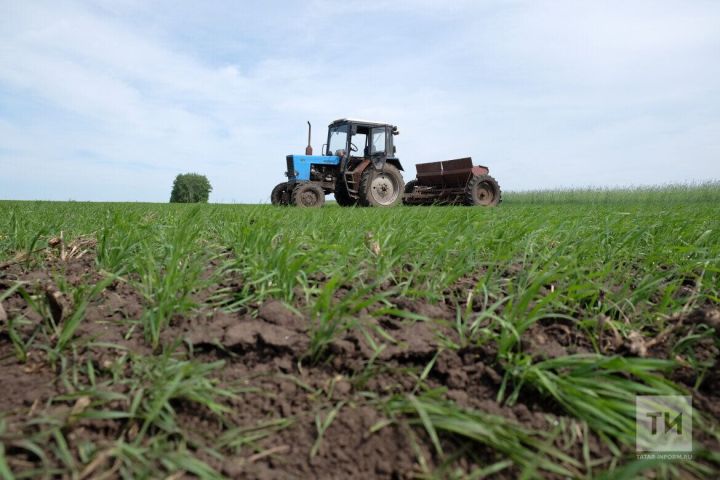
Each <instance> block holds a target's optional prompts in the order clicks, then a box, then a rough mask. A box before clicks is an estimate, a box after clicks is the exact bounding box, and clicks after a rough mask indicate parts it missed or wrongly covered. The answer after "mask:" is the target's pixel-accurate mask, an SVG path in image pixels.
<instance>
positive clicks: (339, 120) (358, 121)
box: [330, 118, 395, 127]
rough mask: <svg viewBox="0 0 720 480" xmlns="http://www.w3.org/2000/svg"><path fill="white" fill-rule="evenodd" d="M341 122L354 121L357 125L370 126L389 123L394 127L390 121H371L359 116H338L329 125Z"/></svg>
mask: <svg viewBox="0 0 720 480" xmlns="http://www.w3.org/2000/svg"><path fill="white" fill-rule="evenodd" d="M343 123H355V124H358V125H370V126H383V127H384V126H386V125H389V126H391V127H395V125H393V124H392V123H385V122H373V121H371V120H362V119H359V118H338V119H337V120H334V121H333V122H332V123H331V124H330V126H333V125H340V124H343Z"/></svg>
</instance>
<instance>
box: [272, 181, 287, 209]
mask: <svg viewBox="0 0 720 480" xmlns="http://www.w3.org/2000/svg"><path fill="white" fill-rule="evenodd" d="M270 202H271V203H272V204H273V205H281V206H283V207H286V206H288V205H289V204H290V191H289V190H288V184H287V182H283V183H279V184H277V185H275V188H273V189H272V193H271V194H270Z"/></svg>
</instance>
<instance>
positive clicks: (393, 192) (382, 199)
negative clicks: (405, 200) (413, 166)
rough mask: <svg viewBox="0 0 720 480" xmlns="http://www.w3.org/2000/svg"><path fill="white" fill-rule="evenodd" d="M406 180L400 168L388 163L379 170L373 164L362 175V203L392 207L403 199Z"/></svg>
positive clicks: (368, 205) (369, 205)
mask: <svg viewBox="0 0 720 480" xmlns="http://www.w3.org/2000/svg"><path fill="white" fill-rule="evenodd" d="M404 189H405V182H404V181H403V178H402V174H401V173H400V170H398V169H397V168H395V167H394V166H393V165H390V164H388V163H386V164H385V166H384V167H383V169H382V170H380V171H378V170H376V169H375V168H373V167H372V166H369V167H367V168H366V169H365V171H364V172H363V174H362V177H360V191H359V194H360V204H361V205H363V206H366V207H392V206H395V205H397V204H398V203H400V202H401V201H402V197H403V191H404Z"/></svg>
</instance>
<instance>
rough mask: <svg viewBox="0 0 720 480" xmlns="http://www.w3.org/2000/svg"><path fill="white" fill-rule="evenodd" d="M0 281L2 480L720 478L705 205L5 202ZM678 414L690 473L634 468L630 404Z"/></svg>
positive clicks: (657, 194)
mask: <svg viewBox="0 0 720 480" xmlns="http://www.w3.org/2000/svg"><path fill="white" fill-rule="evenodd" d="M0 265H1V267H0V301H2V306H3V310H4V312H5V315H4V317H6V318H2V317H3V316H2V315H0V372H1V373H0V385H2V389H3V392H4V393H3V394H0V398H2V403H0V477H2V478H41V477H43V476H46V477H48V478H49V477H59V476H66V477H67V478H98V477H101V476H102V475H107V478H115V477H122V478H165V477H170V478H181V477H182V476H183V475H188V476H197V477H201V478H223V477H230V478H257V477H264V478H301V477H307V478H310V477H324V478H327V477H335V476H345V477H353V478H373V477H380V478H414V477H418V478H428V477H429V478H484V477H485V476H490V477H499V478H516V477H519V476H525V477H527V478H534V477H551V478H565V477H570V478H595V477H599V476H602V475H606V476H607V478H634V477H635V476H636V475H640V474H642V472H645V473H646V474H647V472H650V471H652V472H653V473H652V475H654V476H655V477H657V478H675V477H678V476H682V475H685V476H688V477H697V478H709V477H713V476H717V475H718V472H719V471H720V470H719V469H720V454H718V451H720V448H719V447H720V441H719V440H720V434H719V432H718V420H719V419H720V372H718V358H719V353H718V348H719V346H720V341H719V340H718V334H717V330H716V329H717V328H720V184H717V183H715V184H712V183H711V184H704V185H696V186H679V187H663V188H651V189H632V190H608V191H599V190H576V191H559V192H527V193H509V194H507V195H506V196H505V198H504V200H503V203H502V205H501V206H499V207H497V208H470V207H398V208H392V209H371V208H349V209H348V208H341V207H338V206H336V205H328V206H326V207H324V208H322V209H297V208H283V207H272V206H268V205H201V206H192V205H163V204H135V203H123V204H118V203H113V204H110V203H79V202H63V203H54V202H12V201H4V202H0ZM0 313H1V312H0ZM677 394H682V395H690V396H692V397H693V406H694V407H695V410H694V416H693V420H694V426H693V437H694V448H693V452H692V454H693V458H692V459H684V460H673V461H662V460H646V459H643V460H638V459H637V457H636V449H635V396H636V395H677ZM623 475H625V477H622V476H623Z"/></svg>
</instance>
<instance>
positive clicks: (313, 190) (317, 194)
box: [292, 183, 325, 207]
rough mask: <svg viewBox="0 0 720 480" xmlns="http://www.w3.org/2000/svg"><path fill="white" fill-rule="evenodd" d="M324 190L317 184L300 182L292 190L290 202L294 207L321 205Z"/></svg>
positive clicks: (323, 200) (323, 201) (323, 199)
mask: <svg viewBox="0 0 720 480" xmlns="http://www.w3.org/2000/svg"><path fill="white" fill-rule="evenodd" d="M324 203H325V192H324V191H323V189H322V188H320V187H319V186H318V185H313V184H312V183H301V184H300V185H298V186H297V187H295V189H294V190H293V192H292V204H293V205H295V206H296V207H322V206H323V204H324Z"/></svg>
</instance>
